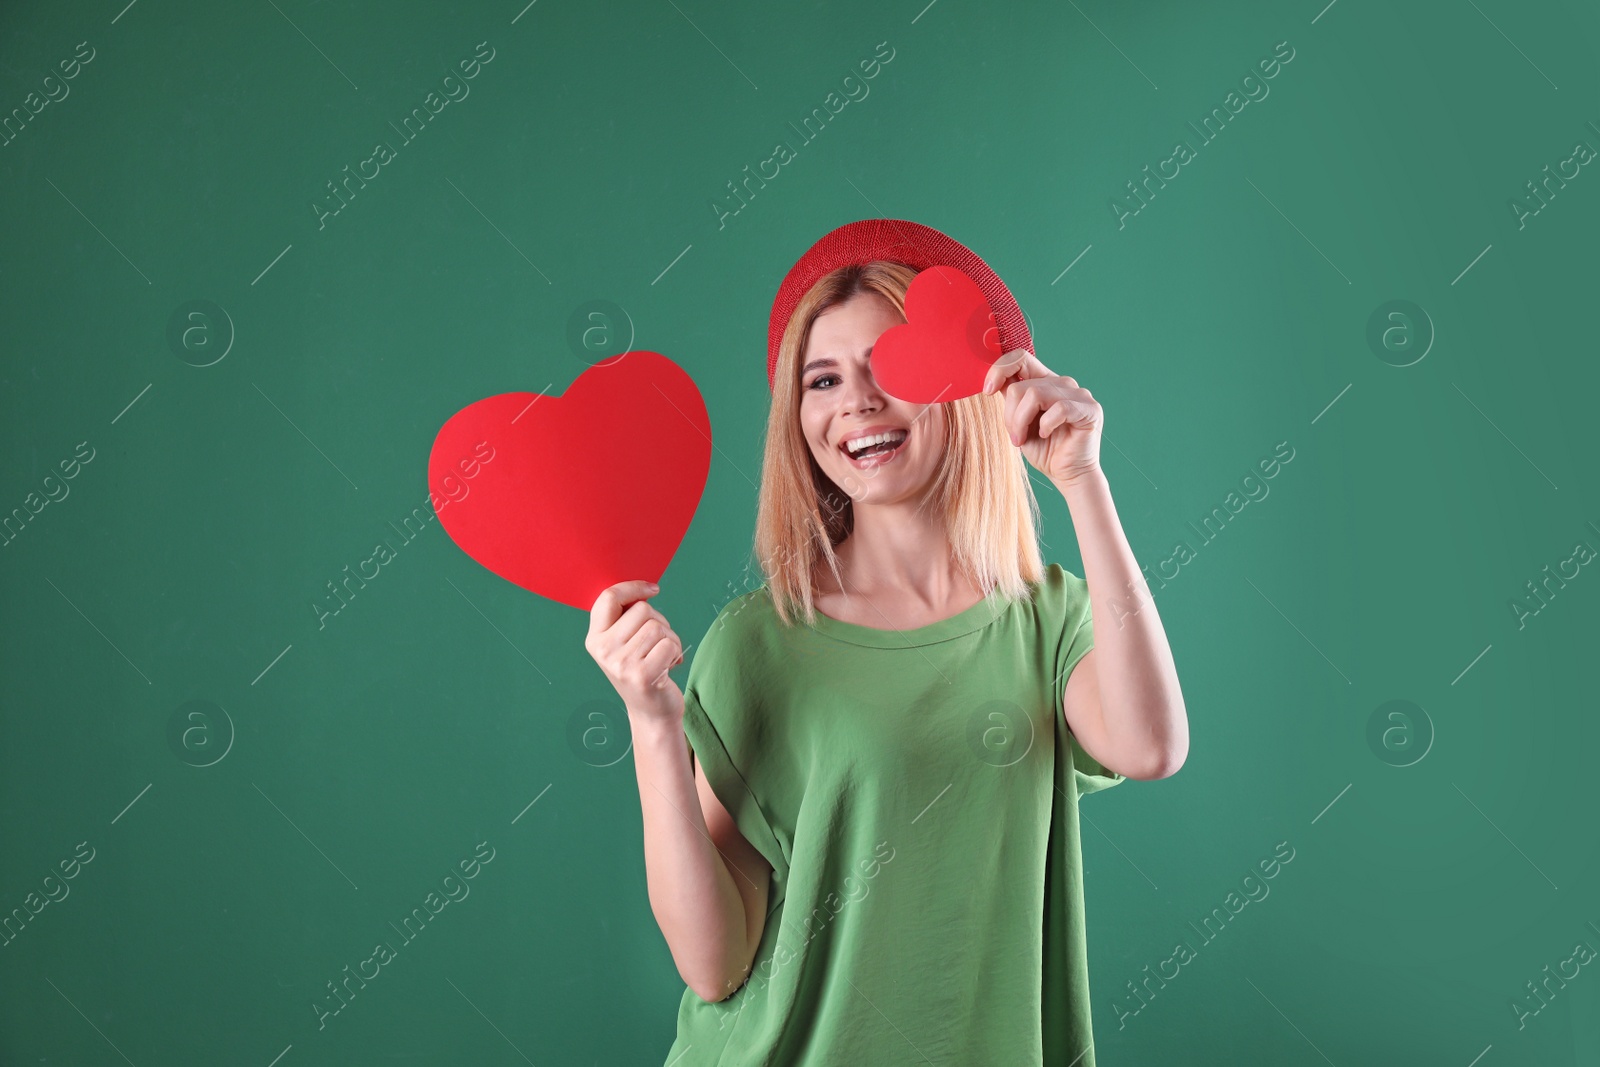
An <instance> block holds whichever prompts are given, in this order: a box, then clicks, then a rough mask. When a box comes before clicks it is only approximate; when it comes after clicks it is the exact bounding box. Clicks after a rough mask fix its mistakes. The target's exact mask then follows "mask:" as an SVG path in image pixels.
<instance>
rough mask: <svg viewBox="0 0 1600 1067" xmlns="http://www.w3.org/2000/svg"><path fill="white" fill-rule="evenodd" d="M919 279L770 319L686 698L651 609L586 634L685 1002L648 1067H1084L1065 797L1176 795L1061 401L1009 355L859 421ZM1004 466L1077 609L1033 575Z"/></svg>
mask: <svg viewBox="0 0 1600 1067" xmlns="http://www.w3.org/2000/svg"><path fill="white" fill-rule="evenodd" d="M878 221H881V220H878ZM852 225H860V224H852ZM900 225H901V226H910V225H911V224H909V223H902V224H900ZM836 232H838V231H836ZM930 232H936V231H930ZM940 236H941V237H942V235H940ZM945 240H948V239H947V238H946V239H945ZM820 244H821V242H819V245H820ZM857 254H858V255H860V254H861V253H860V252H859V251H858V253H857ZM900 258H903V259H904V260H906V261H908V262H910V261H914V260H915V259H916V257H914V256H910V255H907V256H903V257H900ZM928 258H929V257H927V256H923V257H922V261H921V262H913V265H911V266H908V265H904V264H902V263H895V262H884V261H881V260H869V261H867V262H865V263H860V262H856V263H850V264H847V265H844V266H841V267H837V268H835V269H831V270H828V271H827V272H826V273H824V274H822V275H821V276H820V277H819V278H817V279H816V280H815V281H814V282H812V283H809V284H807V285H806V286H805V287H804V292H803V293H802V294H801V295H800V296H799V299H798V301H797V302H796V303H795V305H794V308H793V311H792V313H790V312H787V310H785V313H784V314H782V315H781V316H778V315H777V314H776V313H775V325H774V331H773V333H774V338H775V348H774V356H775V358H774V359H773V360H771V361H770V362H769V373H770V374H771V380H772V382H773V400H772V408H771V414H770V417H769V421H768V431H767V443H766V451H765V456H764V469H763V477H762V485H761V492H760V501H759V511H758V518H757V536H756V547H757V551H758V553H759V554H760V557H761V559H762V569H763V571H764V572H765V574H766V577H767V582H766V584H764V585H762V586H761V587H760V588H758V589H756V590H755V591H753V592H750V593H747V594H745V595H743V596H740V597H738V598H736V599H735V600H734V601H732V602H731V603H729V604H728V605H726V606H725V607H724V608H723V609H722V611H721V612H720V614H719V615H718V617H717V619H716V621H715V622H714V623H713V624H712V626H711V628H710V630H709V631H708V632H707V634H706V636H705V638H704V639H703V640H702V641H701V643H700V646H699V649H698V650H697V652H696V655H695V658H694V662H693V664H692V665H691V667H690V674H689V678H688V681H687V684H686V685H685V687H684V689H683V690H682V691H680V690H679V689H678V687H677V686H676V685H675V684H674V683H673V682H672V680H671V679H670V677H669V676H668V674H667V671H668V670H669V669H670V668H671V667H672V666H675V665H676V664H677V663H678V662H681V660H682V649H683V646H682V643H681V641H680V640H679V638H678V637H677V635H676V634H674V633H673V631H672V629H671V627H670V626H669V625H668V624H667V621H666V619H665V618H664V617H663V616H662V615H661V613H660V612H659V611H657V610H656V609H655V608H654V607H652V606H651V605H650V603H649V597H651V596H653V595H654V594H655V593H656V592H658V591H659V587H658V586H656V585H654V584H651V583H646V582H638V581H630V582H622V583H619V584H617V585H615V586H613V587H611V588H610V589H608V590H606V592H604V593H603V594H601V596H600V598H599V599H598V600H597V601H596V603H595V605H594V608H593V611H592V615H591V620H590V630H589V636H588V638H587V641H586V647H587V648H588V650H589V652H590V653H591V655H593V656H594V658H595V659H596V661H597V662H598V663H599V664H600V666H601V668H602V669H603V670H604V671H605V673H606V675H607V677H608V678H609V679H610V680H611V681H612V683H613V685H614V686H615V687H616V689H617V692H618V693H619V694H620V695H621V696H622V698H623V700H624V702H625V703H626V705H627V708H628V713H629V718H630V722H631V724H632V727H633V743H634V753H635V763H636V768H637V772H638V780H639V794H640V801H641V806H642V809H643V815H644V838H645V865H646V871H647V881H648V886H649V895H650V903H651V908H652V910H653V912H654V914H655V916H656V919H657V922H658V923H659V924H660V927H661V930H662V932H663V934H664V935H665V937H666V940H667V943H668V945H669V947H670V949H671V951H672V955H673V959H674V961H675V962H676V963H677V966H678V970H679V973H680V975H682V977H683V978H684V981H685V982H686V983H687V985H688V987H689V988H688V989H686V990H685V992H684V996H683V999H682V1002H681V1004H680V1006H679V1013H678V1035H677V1041H676V1042H675V1043H674V1045H673V1046H672V1049H671V1050H670V1051H669V1053H668V1056H667V1060H666V1062H667V1063H669V1064H673V1065H675V1067H690V1065H699V1064H739V1065H746V1064H769V1065H774V1067H776V1065H783V1067H791V1065H835V1064H850V1065H856V1064H862V1065H866V1064H870V1065H873V1067H880V1065H890V1064H901V1063H906V1064H911V1063H925V1062H927V1063H936V1064H961V1065H969V1064H1002V1063H1003V1064H1007V1065H1013V1064H1051V1065H1057V1064H1059V1065H1061V1067H1066V1065H1068V1064H1072V1065H1074V1067H1093V1064H1094V1052H1093V1042H1092V1034H1091V1027H1090V1014H1089V1000H1088V988H1087V980H1088V973H1087V945H1086V940H1085V936H1084V918H1083V892H1082V882H1081V858H1080V845H1079V836H1078V818H1077V814H1078V813H1077V803H1078V796H1079V795H1080V794H1081V793H1085V792H1092V791H1095V790H1098V789H1102V788H1105V787H1107V786H1110V785H1114V784H1116V783H1118V782H1120V781H1122V780H1123V779H1124V778H1138V779H1155V778H1162V777H1166V776H1168V775H1170V774H1173V773H1174V772H1175V771H1176V770H1177V769H1178V768H1179V767H1180V766H1181V765H1182V763H1183V760H1184V758H1185V755H1186V753H1187V750H1188V726H1187V720H1186V715H1185V711H1184V707H1183V700H1182V694H1181V692H1180V690H1179V686H1178V680H1177V674H1176V669H1175V667H1174V665H1173V661H1172V655H1171V651H1170V649H1169V648H1168V646H1167V641H1166V637H1165V634H1164V633H1163V631H1162V628H1161V623H1160V620H1159V617H1158V616H1157V614H1156V610H1155V606H1154V604H1153V603H1152V601H1151V599H1150V595H1149V592H1148V589H1147V587H1146V586H1145V584H1144V581H1143V578H1142V576H1141V574H1140V571H1139V567H1138V564H1137V563H1136V561H1135V560H1134V557H1133V554H1132V551H1131V550H1130V549H1129V547H1128V543H1127V540H1126V538H1125V537H1124V535H1123V532H1122V529H1121V525H1120V522H1119V520H1118V518H1117V514H1116V510H1115V508H1114V507H1113V505H1112V501H1111V494H1110V490H1109V488H1108V484H1107V481H1106V476H1105V474H1104V473H1103V472H1102V470H1101V468H1100V464H1099V445H1100V434H1101V426H1102V422H1103V416H1102V412H1101V408H1100V405H1099V404H1098V403H1096V402H1095V400H1094V398H1093V397H1092V396H1091V395H1090V394H1089V391H1088V390H1086V389H1083V388H1080V387H1079V386H1078V384H1077V382H1076V381H1074V380H1073V379H1072V378H1069V377H1060V376H1057V375H1055V374H1054V373H1052V372H1051V371H1050V370H1048V369H1047V368H1046V367H1045V366H1044V364H1043V363H1042V362H1040V360H1039V359H1038V358H1036V357H1035V356H1034V355H1033V353H1032V352H1030V351H1025V350H1020V351H1014V352H1009V353H1008V354H1007V356H1006V357H1005V358H1003V359H1001V360H1000V361H998V362H997V363H996V364H995V365H994V367H993V368H992V369H991V370H990V372H989V377H988V380H987V381H986V383H985V386H984V391H983V393H982V394H980V395H977V396H972V397H965V398H962V399H959V400H955V401H952V402H948V403H941V404H932V405H921V404H911V403H907V402H904V401H901V400H898V399H896V398H894V397H892V396H889V395H888V394H886V393H885V392H883V391H882V390H881V389H879V388H878V386H877V384H876V382H875V381H874V378H873V375H872V370H871V364H870V353H871V350H872V347H873V344H874V343H875V342H876V340H877V338H878V337H879V336H880V335H881V334H882V333H883V332H884V331H885V330H887V329H890V328H892V327H894V326H896V325H899V324H900V323H902V322H904V321H905V317H904V296H905V292H906V288H907V286H908V285H909V284H910V281H911V279H912V278H913V277H915V275H916V273H917V268H925V267H926V266H928V265H930V263H929V262H928ZM963 265H965V264H963ZM791 273H792V272H791ZM996 282H997V280H996ZM1000 291H1001V292H1003V287H1001V290H1000ZM1005 295H1006V297H1007V298H1009V294H1005ZM780 298H781V294H780ZM779 318H781V319H782V320H783V321H781V322H780V321H778V319H779ZM1018 321H1020V319H1019V320H1018ZM863 441H865V442H867V446H866V447H862V442H863ZM1024 457H1025V458H1026V461H1027V462H1028V463H1031V464H1032V465H1033V466H1034V467H1036V468H1037V469H1038V470H1039V471H1040V472H1041V473H1043V474H1044V475H1045V476H1046V477H1048V478H1049V480H1050V481H1051V482H1052V484H1053V485H1054V486H1055V487H1056V488H1057V489H1058V490H1059V491H1060V492H1061V493H1062V495H1063V496H1064V497H1065V499H1066V502H1067V505H1068V508H1069V510H1070V512H1071V515H1072V519H1073V524H1074V526H1075V527H1076V529H1077V533H1078V540H1079V545H1080V548H1081V551H1082V555H1083V560H1084V570H1085V572H1086V577H1087V581H1085V579H1080V578H1077V577H1075V576H1073V575H1071V574H1070V573H1068V572H1066V571H1065V570H1063V569H1062V568H1061V567H1060V566H1059V565H1058V564H1050V565H1049V566H1048V567H1045V566H1043V565H1042V564H1041V561H1040V557H1039V552H1038V547H1037V543H1036V541H1037V535H1036V533H1035V522H1036V512H1037V507H1038V505H1037V502H1036V500H1035V498H1034V496H1033V493H1032V483H1031V480H1030V479H1029V476H1028V474H1027V468H1026V467H1025V466H1024V463H1023V459H1024ZM1124 590H1128V591H1133V592H1134V593H1135V595H1134V596H1132V597H1131V598H1126V599H1119V598H1118V594H1119V593H1121V592H1122V591H1124ZM1091 607H1092V608H1093V609H1098V610H1097V611H1093V612H1092V611H1091ZM1092 614H1099V615H1100V616H1101V618H1102V619H1105V620H1108V622H1109V623H1110V624H1108V625H1103V626H1102V627H1101V628H1100V629H1101V632H1100V633H1099V634H1098V635H1097V634H1096V633H1095V629H1094V627H1093V626H1092V624H1091V617H1092ZM1097 636H1098V638H1099V641H1098V643H1099V644H1100V645H1101V646H1103V647H1104V650H1105V656H1104V657H1100V656H1097V655H1096V652H1095V645H1096V637H1097ZM1102 666H1103V667H1104V669H1103V670H1102V669H1101V668H1102ZM686 736H687V740H688V742H689V745H688V746H687V747H686V746H685V744H684V741H685V737H686Z"/></svg>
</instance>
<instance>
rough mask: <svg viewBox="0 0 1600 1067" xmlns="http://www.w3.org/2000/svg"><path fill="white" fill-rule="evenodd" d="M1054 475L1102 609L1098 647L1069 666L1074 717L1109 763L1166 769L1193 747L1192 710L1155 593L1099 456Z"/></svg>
mask: <svg viewBox="0 0 1600 1067" xmlns="http://www.w3.org/2000/svg"><path fill="white" fill-rule="evenodd" d="M1054 484H1055V485H1056V488H1057V489H1059V490H1060V491H1061V495H1062V496H1063V497H1065V498H1066V501H1067V510H1068V511H1070V512H1071V514H1072V526H1073V529H1075V530H1076V531H1077V534H1078V549H1079V551H1080V552H1081V553H1082V554H1083V571H1084V575H1083V576H1084V578H1085V579H1086V580H1087V581H1088V583H1089V606H1090V609H1091V611H1092V612H1093V615H1094V623H1093V625H1094V648H1093V649H1091V650H1090V651H1089V653H1088V654H1087V655H1085V656H1084V657H1083V658H1082V659H1081V660H1079V661H1078V665H1077V666H1076V667H1075V668H1074V669H1073V671H1072V673H1071V674H1070V675H1068V676H1067V691H1066V697H1065V699H1064V701H1063V709H1062V710H1063V713H1064V714H1065V715H1066V717H1067V725H1068V726H1070V727H1071V728H1072V733H1073V736H1075V737H1077V739H1078V742H1079V743H1080V744H1082V745H1083V747H1084V749H1085V750H1086V751H1087V752H1088V753H1089V755H1091V756H1093V757H1094V758H1095V759H1097V760H1099V761H1100V763H1101V764H1103V765H1104V766H1106V767H1107V768H1109V769H1110V770H1113V771H1116V772H1117V773H1118V774H1124V775H1127V776H1128V777H1129V778H1144V779H1150V778H1166V777H1167V776H1169V775H1172V774H1175V773H1177V771H1178V768H1180V767H1182V766H1183V761H1184V759H1185V758H1186V757H1187V756H1188V754H1189V719H1188V715H1187V713H1186V712H1185V710H1184V705H1183V691H1182V690H1181V689H1180V688H1179V686H1178V669H1177V667H1176V666H1175V665H1174V664H1173V661H1172V648H1171V647H1170V646H1169V645H1168V643H1167V634H1166V630H1165V629H1163V628H1162V625H1161V617H1160V615H1159V614H1157V612H1156V605H1155V600H1154V599H1153V598H1152V597H1151V595H1150V588H1149V586H1148V585H1146V584H1145V579H1144V575H1143V573H1141V572H1140V570H1139V563H1138V561H1137V560H1135V559H1134V557H1133V549H1131V548H1130V547H1128V538H1127V536H1126V535H1125V534H1124V533H1123V532H1122V521H1121V520H1120V519H1119V518H1118V517H1117V508H1116V505H1115V504H1114V503H1113V502H1112V500H1111V485H1110V483H1109V482H1108V481H1107V480H1106V476H1105V473H1104V472H1103V471H1102V470H1100V468H1099V467H1098V466H1096V467H1094V468H1092V469H1089V470H1084V471H1081V472H1079V473H1076V474H1075V475H1073V476H1071V477H1069V478H1065V479H1063V480H1062V481H1060V482H1055V483H1054Z"/></svg>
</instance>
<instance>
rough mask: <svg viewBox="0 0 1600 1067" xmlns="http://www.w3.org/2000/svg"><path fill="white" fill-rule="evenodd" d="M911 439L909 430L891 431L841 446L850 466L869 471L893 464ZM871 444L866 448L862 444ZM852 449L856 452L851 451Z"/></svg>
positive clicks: (840, 449) (861, 438)
mask: <svg viewBox="0 0 1600 1067" xmlns="http://www.w3.org/2000/svg"><path fill="white" fill-rule="evenodd" d="M910 439H911V433H910V431H909V430H890V431H887V432H885V433H879V434H873V435H871V436H870V437H860V438H857V439H856V440H854V441H847V442H845V444H842V445H840V446H839V451H841V452H843V453H844V455H845V458H846V459H847V460H849V462H850V465H851V466H853V467H855V468H857V469H858V470H867V469H869V468H872V467H881V466H883V465H884V464H885V463H889V462H892V461H893V460H894V458H895V457H896V456H898V455H899V454H900V451H901V449H903V448H904V447H905V443H906V442H907V441H909V440H910ZM863 441H866V442H869V443H868V444H866V445H865V446H863V445H862V443H861V442H863ZM851 447H854V448H855V451H851Z"/></svg>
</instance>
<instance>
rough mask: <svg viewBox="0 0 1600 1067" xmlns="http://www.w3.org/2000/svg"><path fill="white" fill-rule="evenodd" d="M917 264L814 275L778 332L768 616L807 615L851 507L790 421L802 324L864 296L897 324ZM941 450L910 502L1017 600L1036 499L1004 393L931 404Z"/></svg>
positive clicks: (763, 493) (796, 420)
mask: <svg viewBox="0 0 1600 1067" xmlns="http://www.w3.org/2000/svg"><path fill="white" fill-rule="evenodd" d="M916 276H917V271H916V270H915V269H914V268H912V267H908V266H906V265H904V264H902V263H893V262H888V261H884V260H876V261H873V262H871V263H865V264H857V265H852V266H848V267H840V268H839V269H837V270H835V271H832V272H831V273H829V274H826V275H824V276H823V277H821V278H819V279H818V280H817V282H816V284H815V285H813V286H812V287H811V288H810V290H809V291H807V292H806V294H805V296H803V297H802V298H801V299H800V303H799V305H798V306H797V307H796V308H795V310H794V314H792V315H791V316H790V317H789V322H788V324H787V326H786V327H785V328H784V332H783V340H782V341H781V342H780V344H779V348H778V363H777V368H776V370H775V371H774V374H773V389H772V406H771V408H770V410H769V412H768V415H767V441H766V448H765V453H764V455H763V457H762V466H761V490H760V494H759V501H758V504H757V509H756V531H755V552H756V557H757V559H758V561H759V563H760V567H761V570H762V573H763V574H764V575H765V576H766V579H767V584H768V588H769V591H770V592H771V594H772V600H773V604H774V606H775V607H776V608H777V612H778V617H779V619H781V620H782V621H783V622H784V623H789V622H791V621H792V617H793V616H794V615H796V614H798V615H800V616H802V617H803V618H804V619H805V621H806V623H807V624H808V625H809V624H812V623H814V622H815V620H816V607H815V601H814V597H813V593H814V591H815V588H816V583H815V579H816V577H817V574H818V571H819V569H820V568H821V567H822V566H824V565H826V566H827V568H828V569H829V571H830V572H831V573H832V575H833V578H834V581H835V582H837V583H838V587H839V588H841V589H842V588H844V582H843V578H842V576H841V575H840V573H839V558H838V556H837V555H836V554H835V552H834V549H835V547H836V546H837V545H839V544H840V543H841V542H842V541H844V540H845V538H847V537H849V536H850V532H851V530H852V529H853V528H854V525H855V510H854V509H855V504H854V501H853V500H852V499H851V497H850V496H849V494H848V493H846V492H845V491H844V490H842V489H841V488H840V487H839V486H838V485H837V484H836V483H835V482H834V481H833V479H832V478H830V477H828V475H826V474H825V473H823V471H822V468H821V467H820V466H818V465H817V461H816V458H815V457H814V456H813V455H812V454H811V448H810V446H809V445H808V444H807V443H806V440H805V436H804V434H803V432H802V430H801V428H800V400H801V396H802V390H801V388H800V366H801V360H802V356H803V355H804V352H805V348H806V344H807V342H808V341H809V339H810V336H811V326H812V323H814V322H815V321H816V318H817V316H818V315H820V314H821V313H822V312H824V311H827V310H829V309H830V308H834V307H837V306H839V305H840V304H843V303H845V302H846V301H847V300H849V299H851V298H852V297H854V296H856V295H858V294H862V293H871V294H876V295H877V296H879V297H882V298H883V299H884V300H887V301H888V302H889V304H890V306H892V307H893V308H894V309H895V311H897V312H898V313H899V314H900V317H901V318H902V319H903V318H904V317H905V294H906V289H907V287H908V286H910V284H911V279H913V278H915V277H916ZM940 406H941V407H942V408H943V409H944V415H945V422H946V447H945V452H944V455H943V456H942V457H941V458H940V462H939V467H938V470H937V471H936V472H935V473H934V477H933V482H932V484H931V485H930V486H929V489H928V492H927V494H926V496H925V497H924V499H923V501H922V504H921V506H924V507H928V506H931V507H933V508H935V509H936V510H937V511H938V513H939V514H940V515H942V516H943V518H944V524H945V532H946V535H947V536H948V537H949V539H950V547H951V551H952V554H953V555H954V557H955V562H956V565H957V566H958V567H960V568H961V569H962V570H963V571H964V572H965V573H966V574H967V575H969V576H970V577H971V579H972V581H973V582H974V584H976V585H977V586H978V588H979V589H981V590H983V592H984V595H985V596H990V595H993V594H994V593H996V592H998V593H999V594H1001V595H1002V596H1005V597H1007V598H1023V597H1027V596H1028V595H1029V594H1030V588H1029V587H1030V586H1032V585H1034V584H1035V583H1037V582H1039V581H1040V580H1041V578H1042V577H1043V575H1044V566H1043V563H1042V561H1041V559H1040V556H1039V543H1038V532H1037V531H1038V523H1039V502H1038V499H1037V498H1036V497H1035V496H1034V494H1033V483H1032V481H1031V480H1030V479H1029V478H1028V468H1027V461H1026V460H1025V459H1023V457H1022V453H1021V452H1020V451H1019V450H1018V449H1017V448H1016V447H1015V446H1014V445H1012V444H1011V439H1010V437H1009V436H1008V434H1007V432H1006V427H1005V421H1004V414H1005V399H1004V397H1002V396H1001V395H1000V394H999V393H995V394H993V395H990V396H984V395H983V394H981V393H980V394H978V395H976V396H969V397H963V398H961V399H959V400H953V401H949V402H946V403H944V404H941V405H940Z"/></svg>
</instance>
